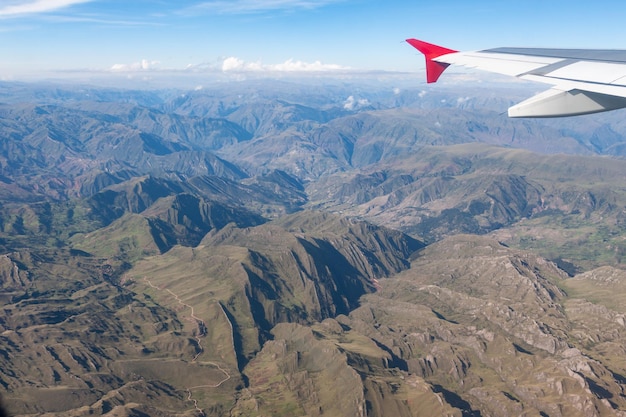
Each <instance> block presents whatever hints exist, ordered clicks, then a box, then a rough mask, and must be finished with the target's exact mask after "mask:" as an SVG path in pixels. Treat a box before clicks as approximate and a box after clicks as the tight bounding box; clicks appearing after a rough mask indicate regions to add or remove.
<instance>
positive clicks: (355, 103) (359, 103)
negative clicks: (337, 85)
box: [343, 96, 370, 110]
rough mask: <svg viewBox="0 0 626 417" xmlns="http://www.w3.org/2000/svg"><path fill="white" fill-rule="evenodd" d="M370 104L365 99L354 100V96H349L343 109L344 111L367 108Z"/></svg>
mask: <svg viewBox="0 0 626 417" xmlns="http://www.w3.org/2000/svg"><path fill="white" fill-rule="evenodd" d="M369 105H370V102H369V100H368V99H366V98H360V99H358V100H357V99H355V98H354V96H350V97H348V98H347V99H346V101H344V103H343V108H344V109H346V110H355V109H357V108H359V107H365V106H369Z"/></svg>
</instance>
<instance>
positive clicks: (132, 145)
mask: <svg viewBox="0 0 626 417" xmlns="http://www.w3.org/2000/svg"><path fill="white" fill-rule="evenodd" d="M458 76H463V75H458ZM381 78H384V77H381ZM527 88H532V87H527V86H525V85H523V86H522V85H517V84H501V83H492V84H488V83H476V84H475V85H474V86H473V87H465V88H460V87H459V86H457V85H455V84H454V83H452V82H451V83H449V84H448V85H446V84H443V85H441V86H439V85H438V86H437V87H436V88H432V87H427V86H424V85H418V83H417V82H412V83H407V82H406V81H404V80H401V79H382V80H378V81H368V82H364V81H363V80H360V81H358V82H355V81H350V80H346V79H344V80H341V79H338V80H328V79H326V80H319V79H317V80H316V79H310V80H304V81H302V80H295V79H289V80H282V81H276V80H274V81H271V80H250V81H241V82H229V83H215V84H212V85H210V86H205V87H204V88H202V89H197V90H193V91H187V90H178V89H167V90H125V89H112V88H100V87H98V88H97V87H89V86H71V85H60V84H18V83H0V135H1V136H2V138H1V140H0V232H1V233H0V250H1V251H2V253H1V254H0V288H1V289H0V300H1V303H2V312H1V313H0V385H1V386H2V395H3V397H4V399H5V402H6V404H7V405H8V406H9V408H10V410H11V411H12V413H13V414H14V415H44V416H61V415H63V416H68V415H69V416H86V415H109V416H145V415H150V416H171V415H178V416H194V415H195V416H199V415H214V416H223V415H230V416H269V415H272V416H280V415H283V416H317V415H320V416H321V415H329V416H344V415H345V416H354V415H359V416H365V415H367V416H388V415H399V416H413V415H417V416H432V415H453V416H488V415H492V416H508V415H528V416H546V415H547V416H624V415H626V391H625V390H626V362H625V361H624V358H625V357H626V356H625V355H626V338H625V332H626V310H625V309H624V307H623V303H622V302H621V300H622V299H623V296H624V295H625V293H626V272H625V271H624V265H625V264H626V259H625V258H624V257H625V256H626V243H625V242H626V229H624V225H625V224H626V223H625V220H626V185H625V184H626V181H625V180H626V164H624V159H623V157H624V156H626V146H625V145H626V126H625V125H624V122H623V120H622V117H621V116H623V113H622V112H620V111H617V112H613V113H609V114H602V115H596V116H585V117H580V118H569V119H559V120H512V119H508V118H506V116H503V115H502V114H501V113H502V112H503V111H504V110H505V109H506V108H507V106H508V105H509V103H510V102H514V101H516V100H517V99H518V98H519V97H520V96H524V95H525V94H526V92H527V91H525V90H524V89H527Z"/></svg>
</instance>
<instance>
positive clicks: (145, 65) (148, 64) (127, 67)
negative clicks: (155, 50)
mask: <svg viewBox="0 0 626 417" xmlns="http://www.w3.org/2000/svg"><path fill="white" fill-rule="evenodd" d="M158 65H159V61H148V60H147V59H142V60H141V61H139V62H134V63H132V64H115V65H113V66H112V67H111V68H110V71H111V72H136V71H150V70H154V69H157V66H158Z"/></svg>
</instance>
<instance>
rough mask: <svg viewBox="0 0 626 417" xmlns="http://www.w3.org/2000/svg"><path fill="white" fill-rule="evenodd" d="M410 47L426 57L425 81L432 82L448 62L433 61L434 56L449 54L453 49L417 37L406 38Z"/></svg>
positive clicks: (446, 66)
mask: <svg viewBox="0 0 626 417" xmlns="http://www.w3.org/2000/svg"><path fill="white" fill-rule="evenodd" d="M406 41H407V42H408V43H409V44H410V45H411V46H412V47H414V48H415V49H417V50H418V51H420V52H421V53H423V54H424V56H425V57H426V82H428V83H434V82H436V81H437V80H438V79H439V76H440V75H441V74H442V73H443V72H444V71H445V69H446V68H448V66H449V65H450V64H446V63H445V62H437V61H434V59H435V58H437V57H439V56H441V55H446V54H451V53H454V52H458V51H455V50H453V49H448V48H444V47H443V46H437V45H433V44H432V43H428V42H424V41H420V40H417V39H407V40H406Z"/></svg>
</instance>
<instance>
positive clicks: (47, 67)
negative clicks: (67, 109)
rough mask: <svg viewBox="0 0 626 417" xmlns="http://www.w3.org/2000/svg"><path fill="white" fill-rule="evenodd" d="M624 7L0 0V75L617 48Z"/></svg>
mask: <svg viewBox="0 0 626 417" xmlns="http://www.w3.org/2000/svg"><path fill="white" fill-rule="evenodd" d="M624 22H626V7H624V5H623V3H622V2H618V1H601V0H599V1H596V2H594V3H592V4H590V3H589V2H572V1H571V0H570V1H561V0H551V1H547V0H542V1H537V0H526V1H507V0H498V1H496V0H484V1H480V0H478V1H468V0H437V1H432V0H429V1H422V0H412V1H393V0H390V1H387V2H383V1H380V0H215V1H211V0H178V1H165V0H0V79H20V78H24V77H26V76H30V75H37V74H50V73H55V72H63V71H82V72H93V73H98V72H102V73H107V72H118V73H121V72H149V71H172V70H173V71H180V72H181V73H184V72H185V71H192V70H193V71H206V72H211V71H217V72H219V71H231V72H232V71H235V72H236V71H241V72H245V71H256V72H261V71H264V72H283V71H300V72H301V71H314V70H315V71H319V70H322V71H326V72H333V71H337V70H343V71H346V70H350V71H352V70H354V71H376V70H384V71H419V70H421V69H423V61H422V59H421V57H420V56H419V55H418V53H417V51H414V50H413V49H412V48H411V47H410V46H409V45H407V44H406V43H405V42H404V39H406V38H407V37H417V38H421V39H424V40H427V41H429V42H433V43H438V44H442V45H444V46H448V47H450V48H453V49H459V50H467V49H470V50H471V49H484V48H490V47H498V46H545V47H574V48H615V49H626V24H625V23H624Z"/></svg>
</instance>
